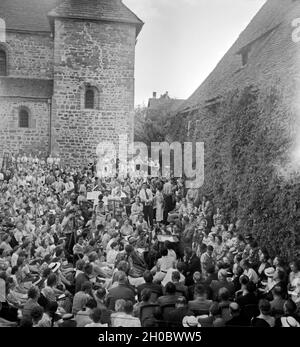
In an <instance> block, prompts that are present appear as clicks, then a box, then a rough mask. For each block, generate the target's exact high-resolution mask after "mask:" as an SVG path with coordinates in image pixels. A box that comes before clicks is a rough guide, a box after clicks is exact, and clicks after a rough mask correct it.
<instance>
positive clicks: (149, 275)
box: [137, 270, 163, 300]
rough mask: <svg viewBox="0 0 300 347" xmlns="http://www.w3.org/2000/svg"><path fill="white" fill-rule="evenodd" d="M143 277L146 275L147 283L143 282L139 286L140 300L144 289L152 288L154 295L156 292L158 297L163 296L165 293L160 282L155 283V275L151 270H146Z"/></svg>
mask: <svg viewBox="0 0 300 347" xmlns="http://www.w3.org/2000/svg"><path fill="white" fill-rule="evenodd" d="M143 277H144V280H145V283H143V284H141V285H139V286H138V287H137V292H138V298H139V300H141V293H142V291H143V289H150V290H151V292H152V294H153V295H154V294H155V295H156V297H157V298H158V297H160V296H162V294H163V293H162V287H161V285H160V284H157V283H153V275H152V273H151V272H150V271H149V270H146V271H145V272H144V275H143Z"/></svg>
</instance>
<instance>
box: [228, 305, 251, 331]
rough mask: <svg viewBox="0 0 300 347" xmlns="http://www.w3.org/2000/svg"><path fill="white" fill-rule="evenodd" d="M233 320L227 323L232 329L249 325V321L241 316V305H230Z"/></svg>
mask: <svg viewBox="0 0 300 347" xmlns="http://www.w3.org/2000/svg"><path fill="white" fill-rule="evenodd" d="M229 310H230V315H231V317H232V318H231V319H230V320H229V321H227V322H226V326H230V327H244V326H247V325H248V322H247V320H246V319H245V318H244V316H243V315H242V314H241V310H240V307H239V304H237V303H236V302H232V303H230V305H229Z"/></svg>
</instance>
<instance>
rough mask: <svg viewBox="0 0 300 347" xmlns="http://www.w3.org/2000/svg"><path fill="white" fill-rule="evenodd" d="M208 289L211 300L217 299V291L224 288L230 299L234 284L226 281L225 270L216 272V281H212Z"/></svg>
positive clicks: (232, 294)
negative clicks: (210, 291)
mask: <svg viewBox="0 0 300 347" xmlns="http://www.w3.org/2000/svg"><path fill="white" fill-rule="evenodd" d="M210 288H211V289H212V292H213V294H212V295H213V300H217V299H218V293H219V289H221V288H226V289H227V290H228V292H229V296H230V298H233V296H234V284H233V283H232V282H228V281H227V271H226V270H225V269H221V270H219V272H218V280H217V281H212V282H211V284H210Z"/></svg>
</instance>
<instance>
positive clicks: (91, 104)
mask: <svg viewBox="0 0 300 347" xmlns="http://www.w3.org/2000/svg"><path fill="white" fill-rule="evenodd" d="M84 105H85V108H88V109H94V108H95V91H94V89H93V88H88V89H87V90H86V92H85V103H84Z"/></svg>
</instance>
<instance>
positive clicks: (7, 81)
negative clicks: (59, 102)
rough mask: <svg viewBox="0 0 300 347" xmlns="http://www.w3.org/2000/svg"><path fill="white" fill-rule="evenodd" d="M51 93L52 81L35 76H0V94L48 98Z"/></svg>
mask: <svg viewBox="0 0 300 347" xmlns="http://www.w3.org/2000/svg"><path fill="white" fill-rule="evenodd" d="M52 95H53V81H52V80H43V79H37V78H15V77H1V78H0V96H9V97H12V96H13V97H21V98H22V97H23V98H38V99H48V98H51V97H52Z"/></svg>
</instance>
